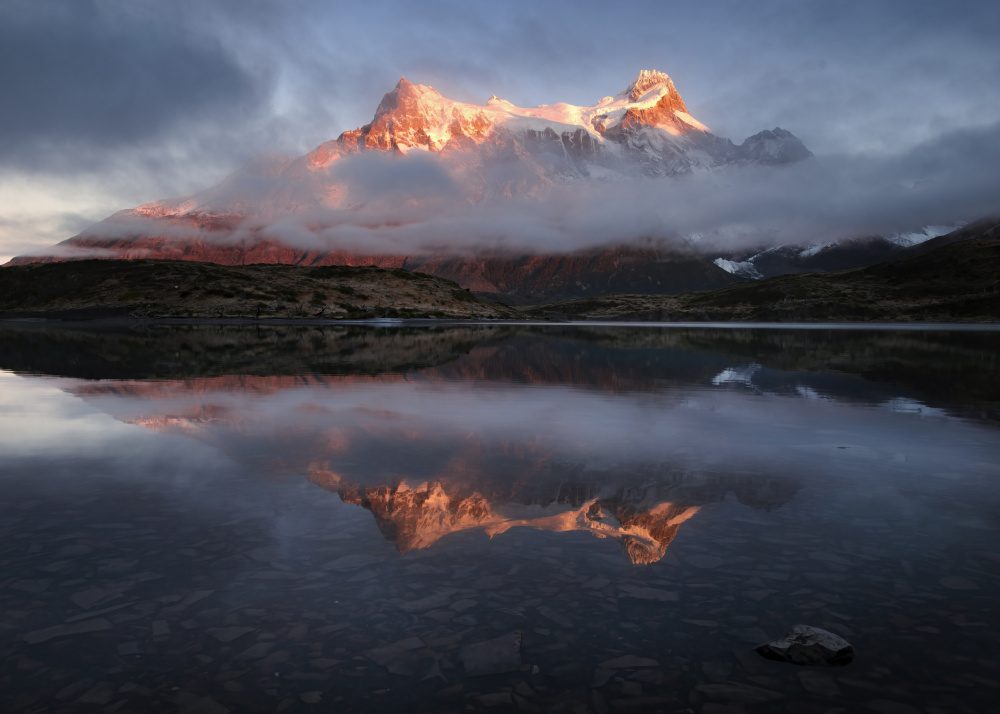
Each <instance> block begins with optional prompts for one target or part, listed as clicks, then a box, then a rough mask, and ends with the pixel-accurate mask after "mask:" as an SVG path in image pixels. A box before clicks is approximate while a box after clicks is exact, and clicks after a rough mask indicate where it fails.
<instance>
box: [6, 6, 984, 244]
mask: <svg viewBox="0 0 1000 714" xmlns="http://www.w3.org/2000/svg"><path fill="white" fill-rule="evenodd" d="M998 37H1000V3H996V2H986V1H978V2H974V1H971V0H951V1H950V2H947V3H945V2H939V1H929V0H899V1H887V0H881V1H880V0H866V1H865V2H844V1H843V0H837V1H827V0H754V1H753V2H750V1H749V0H742V1H736V0H704V1H703V2H700V3H690V2H668V1H666V0H656V1H652V2H643V1H641V0H636V1H634V2H631V3H628V4H627V5H623V6H618V7H615V6H612V5H609V4H608V3H604V2H600V3H598V2H585V1H583V0H576V1H575V2H554V1H553V2H506V3H504V2H499V3H498V2H494V3H485V2H483V3H475V2H468V1H467V0H465V1H459V2H452V1H451V0H441V1H427V0H424V1H422V2H419V3H414V2H402V1H381V2H380V1H378V0H373V1H371V2H367V3H364V4H362V3H338V2H333V1H331V0H281V1H279V0H197V1H195V0H172V1H171V2H153V1H145V0H129V1H128V2H125V1H121V2H113V1H111V0H107V1H105V0H46V1H45V2H38V1H37V0H5V2H4V3H3V4H2V5H0V261H4V260H6V259H7V258H9V257H11V256H12V255H15V254H18V253H22V252H26V251H28V250H30V249H34V248H40V247H43V246H47V245H50V244H52V243H55V242H57V241H60V240H63V239H65V238H68V237H70V236H71V235H73V234H75V233H77V232H79V231H80V230H82V229H83V228H85V227H87V226H88V225H89V224H91V223H93V222H95V221H98V220H100V219H102V218H104V217H106V216H107V215H109V214H110V213H112V212H114V211H116V210H119V209H122V208H129V207H132V206H135V205H138V204H141V203H145V202H148V201H152V200H156V199H159V198H166V197H170V196H176V195H183V194H188V193H192V192H194V191H197V190H201V189H204V188H207V187H208V186H211V185H213V184H214V183H216V182H218V181H219V180H220V179H221V178H223V177H224V176H225V175H226V174H228V173H229V172H231V171H233V170H234V169H236V168H238V167H239V166H241V165H242V164H244V163H246V162H247V161H248V160H249V159H250V158H251V157H252V156H253V155H255V154H258V153H264V152H278V153H285V154H290V155H297V154H301V153H304V152H305V151H308V150H309V149H311V148H313V147H314V146H316V145H317V144H319V143H321V142H323V141H326V140H329V139H332V138H335V137H336V136H337V135H338V134H340V132H341V131H344V130H346V129H352V128H356V127H358V126H360V125H362V124H364V123H367V122H368V121H369V120H370V119H371V117H372V114H373V113H374V110H375V107H376V106H377V105H378V102H379V100H380V99H381V97H382V95H383V94H384V93H385V92H387V91H389V90H390V89H392V87H393V86H394V85H395V83H396V81H397V80H398V79H399V77H400V76H401V75H405V76H406V77H407V78H408V79H410V80H411V81H413V82H417V83H421V84H429V85H432V86H434V87H435V88H436V89H437V90H438V91H440V92H441V93H442V94H444V95H445V96H449V97H452V98H454V99H459V100H464V101H472V102H476V103H484V102H485V100H486V99H487V97H489V96H490V95H491V94H497V95H499V96H500V97H502V98H504V99H508V100H510V101H512V102H514V103H515V104H518V105H521V106H530V105H536V104H542V103H552V102H556V101H566V102H570V103H574V104H585V105H589V104H593V103H595V102H596V101H597V100H599V99H600V98H601V97H603V96H606V95H610V94H615V93H617V92H619V91H621V90H622V89H624V88H625V86H626V85H627V84H628V82H629V81H630V80H631V79H632V77H633V76H634V75H635V74H636V72H637V71H638V70H639V69H642V68H649V69H654V68H655V69H659V70H662V71H665V72H667V73H668V74H670V75H671V76H672V77H673V79H674V82H675V84H676V86H677V88H678V90H679V91H680V93H681V95H682V96H683V97H684V99H685V101H686V102H687V105H688V107H689V109H690V110H691V113H692V114H693V115H694V116H695V117H696V118H698V119H699V120H700V121H702V122H703V123H705V124H707V125H708V126H709V127H710V128H711V129H712V131H713V132H714V133H716V134H719V135H721V136H725V137H729V138H732V139H733V140H734V141H736V142H737V143H739V142H741V141H742V140H743V139H744V138H746V137H747V136H749V135H751V134H754V133H756V132H758V131H760V130H762V129H766V128H773V127H775V126H781V127H782V128H785V129H788V130H790V131H792V132H794V133H795V134H796V135H797V136H799V137H800V138H801V139H802V140H803V142H804V143H805V144H806V146H808V147H809V148H810V149H811V150H812V151H813V152H814V153H815V154H816V155H817V157H818V158H819V159H821V160H826V161H829V162H831V165H837V162H841V163H843V162H845V161H850V160H852V159H853V158H859V157H860V158H863V160H864V162H865V166H866V167H868V168H866V169H865V170H866V171H869V172H871V171H873V169H871V167H872V166H874V165H877V163H878V162H880V161H884V162H887V164H893V165H900V162H910V164H907V165H911V164H912V162H915V161H920V160H921V157H923V156H925V155H928V156H931V157H932V158H933V157H936V156H937V157H941V156H943V157H944V158H943V159H941V161H943V162H946V163H947V164H948V165H949V166H950V169H951V171H952V173H953V174H954V175H965V176H970V177H973V178H970V179H969V181H970V182H972V183H970V185H969V186H963V187H962V189H961V190H960V191H956V190H954V188H952V189H951V193H953V194H960V195H958V196H956V197H955V198H954V200H955V201H956V203H955V206H956V207H955V209H954V213H955V216H954V217H955V218H957V219H966V220H968V219H974V218H977V217H979V216H977V215H961V214H962V212H963V211H974V210H980V209H981V208H982V206H983V205H985V204H984V200H986V202H987V203H988V197H989V196H990V195H992V193H991V192H993V190H994V188H997V189H1000V178H997V176H998V175H1000V169H997V170H996V171H995V173H994V174H993V175H992V178H991V175H990V174H991V172H990V170H989V166H990V165H992V166H994V167H996V166H997V164H996V163H992V164H991V163H988V161H987V160H989V161H990V162H991V161H992V160H993V159H992V158H991V157H994V156H995V154H996V153H997V152H998V151H1000V92H998V91H997V88H998V87H1000V49H998V46H1000V42H998V41H997V38H998ZM941 147H945V148H941ZM942 152H944V153H942ZM966 162H967V163H966ZM966 166H967V167H968V171H965V170H964V169H965V167H966ZM980 176H982V178H980ZM970 190H971V191H972V192H974V193H977V194H981V195H979V196H978V198H977V200H976V202H969V203H967V204H965V203H962V202H961V197H962V196H964V195H966V194H967V193H969V191H970ZM943 191H944V193H943V194H942V196H944V194H945V193H947V192H948V190H947V189H943ZM998 195H1000V193H998ZM983 196H986V197H987V198H986V199H983ZM942 200H944V199H942ZM947 200H949V201H951V200H953V199H952V198H951V195H950V194H949V195H948V198H947ZM997 208H1000V202H998V204H997Z"/></svg>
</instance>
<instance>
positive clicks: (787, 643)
mask: <svg viewBox="0 0 1000 714" xmlns="http://www.w3.org/2000/svg"><path fill="white" fill-rule="evenodd" d="M754 649H756V650H757V652H758V653H759V654H760V655H761V656H762V657H766V658H767V659H773V660H777V661H779V662H791V663H792V664H807V665H814V666H819V667H841V666H843V665H845V664H850V663H851V662H852V661H854V647H852V646H851V643H850V642H848V641H847V640H845V639H844V638H843V637H840V636H839V635H835V634H833V633H832V632H827V631H826V630H821V629H820V628H818V627H812V626H811V625H795V626H793V627H792V629H790V630H789V631H788V632H786V633H785V635H784V637H781V638H780V639H777V640H773V641H771V642H767V643H765V644H762V645H760V646H759V647H755V648H754Z"/></svg>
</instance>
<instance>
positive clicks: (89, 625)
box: [24, 617, 112, 645]
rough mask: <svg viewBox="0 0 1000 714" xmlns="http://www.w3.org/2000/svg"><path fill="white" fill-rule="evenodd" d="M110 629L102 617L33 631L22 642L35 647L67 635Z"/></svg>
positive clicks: (108, 623)
mask: <svg viewBox="0 0 1000 714" xmlns="http://www.w3.org/2000/svg"><path fill="white" fill-rule="evenodd" d="M111 627H112V625H111V623H110V622H108V621H107V620H105V619H104V618H103V617H98V618H95V619H93V620H84V621H83V622H74V623H73V624H71V625H56V626H55V627H46V628H45V629H43V630H34V631H33V632H29V633H27V634H26V635H24V641H25V642H27V643H28V644H29V645H35V644H38V643H39V642H45V641H46V640H51V639H53V638H55V637H67V636H69V635H85V634H87V633H89V632H100V631H101V630H110V629H111Z"/></svg>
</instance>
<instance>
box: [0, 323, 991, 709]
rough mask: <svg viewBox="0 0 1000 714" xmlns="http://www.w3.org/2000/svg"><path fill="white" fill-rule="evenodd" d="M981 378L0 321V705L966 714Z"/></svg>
mask: <svg viewBox="0 0 1000 714" xmlns="http://www.w3.org/2000/svg"><path fill="white" fill-rule="evenodd" d="M998 352H1000V333H998V332H978V331H963V332H951V331H946V330H939V331H921V330H917V331H882V330H865V331H855V330H815V329H814V330H790V329H730V328H720V329H713V328H703V327H699V328H677V327H655V328H654V327H649V328H634V327H627V326H614V327H594V326H560V327H515V326H470V325H465V326H455V327H399V328H391V329H389V328H378V329H376V328H367V327H360V326H356V327H343V328H318V327H315V328H304V327H267V328H264V327H261V328H254V327H243V328H242V329H240V328H237V327H224V328H223V327H181V326H175V327H155V328H145V329H125V328H114V327H108V328H105V329H70V328H61V329H57V328H54V327H46V326H39V325H14V324H8V325H7V326H4V327H2V328H0V370H2V371H0V565H2V570H0V660H2V662H3V665H2V667H3V669H2V670H0V710H2V711H4V712H61V711H65V712H80V711H84V712H89V711H94V712H140V711H164V712H175V711H180V712H191V713H195V712H200V713H209V714H211V713H216V712H220V713H221V712H225V711H227V710H228V711H230V712H277V711H288V712H318V711H414V712H437V711H454V712H464V711H485V710H488V711H503V710H518V711H529V712H531V711H573V712H608V711H665V712H704V713H705V714H713V713H714V714H720V713H725V712H732V713H735V712H742V711H750V712H758V711H759V712H801V713H804V714H808V713H811V712H817V713H818V712H827V711H856V710H866V711H875V712H886V713H890V714H891V713H896V712H900V713H907V712H927V713H928V714H935V713H937V712H984V711H991V710H995V705H996V702H997V701H1000V685H998V682H1000V655H998V653H997V652H998V644H1000V642H998V640H1000V612H998V610H997V600H996V597H997V596H996V593H997V591H998V585H1000V428H998V427H1000V409H998V407H1000V365H998V364H997V358H996V355H997V353H998ZM797 623H804V624H811V625H815V626H817V627H822V628H825V629H828V630H831V631H833V632H836V633H838V634H840V635H842V636H843V637H845V638H847V639H848V640H849V641H850V642H851V643H852V644H853V645H854V648H855V650H856V652H857V659H856V660H855V661H854V663H853V664H851V665H849V666H847V667H844V668H836V669H817V668H801V667H795V666H793V665H788V664H783V663H777V662H771V661H768V660H764V659H762V658H761V657H759V656H758V655H757V654H756V653H755V652H754V651H753V647H754V646H755V645H757V644H761V643H762V642H764V641H767V640H769V639H773V638H776V637H778V636H780V635H782V634H783V633H784V632H785V631H786V630H787V629H788V628H789V627H790V626H792V625H794V624H797ZM498 638H500V639H498ZM490 640H497V643H495V646H494V650H496V651H495V652H493V654H492V655H491V656H490V657H488V658H487V659H488V660H491V661H489V662H487V663H486V665H483V663H482V662H479V663H477V662H476V661H474V655H473V650H474V648H472V649H470V648H469V646H470V645H475V644H476V643H480V642H485V641H490ZM518 642H519V643H520V647H519V649H518V648H517V643H518ZM477 668H478V669H479V670H482V669H484V668H485V669H486V670H488V669H490V668H493V669H500V670H507V671H500V672H496V673H492V674H479V673H477Z"/></svg>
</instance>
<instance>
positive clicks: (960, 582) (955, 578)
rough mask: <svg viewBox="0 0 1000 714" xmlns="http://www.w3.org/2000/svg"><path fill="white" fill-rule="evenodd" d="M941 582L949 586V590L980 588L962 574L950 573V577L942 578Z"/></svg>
mask: <svg viewBox="0 0 1000 714" xmlns="http://www.w3.org/2000/svg"><path fill="white" fill-rule="evenodd" d="M940 582H941V584H942V585H943V586H944V587H946V588H948V589H949V590H978V589H979V586H978V585H976V584H975V583H974V582H973V581H971V580H969V579H968V578H963V577H962V576H960V575H949V576H948V577H945V578H941V580H940Z"/></svg>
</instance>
